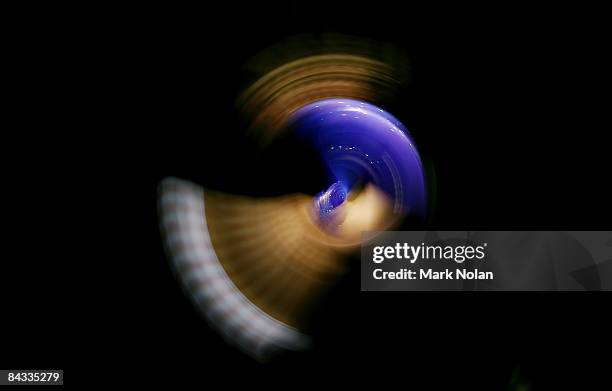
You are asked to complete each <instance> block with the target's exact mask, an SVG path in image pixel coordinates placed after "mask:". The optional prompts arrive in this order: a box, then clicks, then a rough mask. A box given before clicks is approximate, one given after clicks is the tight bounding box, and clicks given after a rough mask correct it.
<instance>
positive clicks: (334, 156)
mask: <svg viewBox="0 0 612 391" xmlns="http://www.w3.org/2000/svg"><path fill="white" fill-rule="evenodd" d="M289 127H290V128H291V129H293V130H294V131H295V132H297V134H298V135H299V136H300V137H302V138H303V139H304V140H305V141H306V142H308V143H309V144H310V145H312V146H313V147H314V148H315V149H316V150H317V151H318V152H319V154H320V156H321V158H322V159H323V162H324V164H325V166H326V167H327V169H328V171H329V182H330V183H331V184H332V188H333V186H334V185H335V184H336V183H340V184H341V187H342V188H343V189H344V191H345V192H348V191H350V190H351V189H352V188H353V187H354V186H357V185H363V184H365V183H372V184H374V185H376V186H377V187H378V188H379V189H381V190H382V191H383V192H385V193H386V194H387V195H388V196H389V197H390V198H391V199H392V200H393V201H394V204H393V205H394V212H395V213H397V214H411V215H414V216H418V217H422V218H423V217H424V216H425V213H426V187H425V186H426V185H425V177H424V173H423V166H422V164H421V159H420V157H419V153H418V151H417V149H416V147H415V146H414V143H413V141H412V139H411V138H410V135H409V134H408V131H407V130H406V128H405V127H404V125H402V123H400V122H399V121H398V120H397V119H396V118H395V117H393V116H392V115H391V114H389V113H387V112H386V111H384V110H382V109H380V108H379V107H376V106H374V105H371V104H369V103H365V102H361V101H358V100H353V99H343V98H334V99H324V100H320V101H316V102H313V103H310V104H308V105H305V106H303V107H301V108H300V109H298V110H297V111H296V112H295V113H293V114H292V116H291V118H290V119H289ZM326 192H329V189H328V190H327V191H326ZM326 192H323V193H321V194H320V195H319V197H321V195H322V194H323V195H324V194H326ZM342 202H344V199H342ZM342 202H340V203H339V204H341V203H342ZM339 204H338V205H339ZM336 206H337V205H334V206H333V207H336ZM321 213H329V211H327V210H326V211H323V210H321Z"/></svg>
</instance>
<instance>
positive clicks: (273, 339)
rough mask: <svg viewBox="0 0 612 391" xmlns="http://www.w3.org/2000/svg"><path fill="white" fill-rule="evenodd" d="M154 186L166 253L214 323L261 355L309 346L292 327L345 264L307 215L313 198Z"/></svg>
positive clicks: (169, 182)
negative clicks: (259, 196)
mask: <svg viewBox="0 0 612 391" xmlns="http://www.w3.org/2000/svg"><path fill="white" fill-rule="evenodd" d="M159 192H160V196H159V213H160V220H161V228H162V233H163V237H164V243H165V245H166V249H167V252H168V254H169V255H170V258H171V259H172V262H173V265H174V268H175V271H176V272H177V275H178V276H179V277H180V279H181V280H182V283H183V285H184V287H185V288H186V290H187V292H188V293H189V294H190V296H191V297H192V299H193V300H194V302H195V304H196V306H197V307H198V308H199V309H200V310H201V311H202V312H203V314H204V315H205V316H206V318H207V319H208V321H209V322H210V323H211V325H212V326H213V327H214V328H215V329H217V330H218V331H220V332H221V333H222V334H223V335H224V337H225V338H226V339H227V340H228V341H229V342H230V343H232V344H234V345H236V346H238V347H239V348H241V349H242V350H243V351H245V352H246V353H248V354H250V355H252V356H253V357H255V358H257V359H260V360H266V359H267V358H268V357H269V356H270V355H271V354H272V353H274V352H275V351H277V350H278V349H290V350H300V349H303V348H305V347H307V346H308V344H309V341H308V338H307V337H306V336H305V335H303V334H301V333H300V332H299V331H297V330H296V329H295V328H294V326H295V325H297V324H298V323H299V321H300V315H301V312H302V310H303V309H304V306H305V305H307V304H308V302H309V301H311V300H312V299H313V297H316V296H317V295H319V294H320V293H321V291H323V290H324V289H325V287H326V285H327V283H328V281H329V280H330V277H331V276H333V275H337V274H338V273H340V272H342V270H343V263H342V262H340V261H339V259H338V252H337V251H334V250H333V249H332V248H331V247H330V246H328V245H326V243H329V242H330V240H328V239H327V238H326V235H325V234H324V233H323V232H321V231H320V230H319V229H318V228H317V227H316V226H315V225H314V224H313V223H312V221H311V219H310V217H309V211H308V208H309V207H310V206H311V203H312V199H311V198H310V197H307V196H304V195H292V196H286V197H279V198H270V199H253V198H249V197H238V196H230V195H223V194H219V193H214V192H209V191H204V190H203V189H202V188H200V187H198V186H196V185H194V184H192V183H189V182H186V181H182V180H178V179H175V178H168V179H165V180H164V181H163V182H162V183H161V185H160V188H159Z"/></svg>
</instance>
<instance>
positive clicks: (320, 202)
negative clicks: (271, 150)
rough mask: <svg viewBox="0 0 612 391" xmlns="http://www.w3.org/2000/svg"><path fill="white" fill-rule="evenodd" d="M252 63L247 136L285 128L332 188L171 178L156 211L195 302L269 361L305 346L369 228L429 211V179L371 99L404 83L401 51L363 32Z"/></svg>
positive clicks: (275, 52) (397, 126)
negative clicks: (311, 320)
mask: <svg viewBox="0 0 612 391" xmlns="http://www.w3.org/2000/svg"><path fill="white" fill-rule="evenodd" d="M247 69H248V70H250V71H252V72H253V74H254V76H255V79H254V80H253V83H252V84H251V85H250V87H248V88H247V89H246V90H245V91H244V93H243V94H242V95H241V96H240V97H239V99H238V106H239V107H238V108H239V111H240V113H241V114H242V115H243V117H244V119H245V120H246V128H247V129H248V131H249V133H248V134H250V135H251V136H252V137H253V136H254V138H255V140H256V141H257V144H259V146H260V147H261V146H267V145H270V144H272V143H273V141H274V139H275V137H276V136H279V135H280V134H281V133H284V134H286V135H291V136H292V137H295V139H296V140H297V139H299V141H300V143H302V144H303V145H309V146H310V147H311V148H312V152H313V153H316V154H317V158H318V159H320V160H321V162H322V163H323V166H325V167H326V169H327V171H328V178H327V184H326V187H325V188H324V189H320V193H319V194H318V195H316V196H314V197H313V196H311V195H305V194H290V195H284V196H280V197H274V198H250V197H243V196H237V195H228V194H221V193H216V192H213V191H210V190H204V189H202V188H200V187H198V186H196V185H195V184H192V183H189V182H185V181H181V180H178V179H174V178H169V179H166V180H164V181H163V182H162V183H161V185H160V189H159V213H160V222H161V230H162V235H163V240H164V243H165V245H166V248H167V252H168V254H169V256H170V258H171V260H172V264H173V266H174V269H175V271H176V274H177V276H178V278H179V279H180V280H181V281H182V283H183V285H184V287H185V288H186V290H187V292H188V294H189V295H190V296H191V298H192V299H193V301H194V302H195V304H196V306H197V307H198V308H199V309H200V310H201V311H202V312H203V314H204V315H205V317H206V318H207V319H208V320H209V322H210V324H211V325H212V327H213V328H215V329H216V330H217V331H219V332H220V333H221V334H222V335H223V336H224V337H225V338H226V339H227V340H228V341H229V342H230V343H231V344H233V345H235V346H238V347H239V348H241V349H242V350H243V351H244V352H246V353H247V354H249V355H251V356H253V357H255V358H256V359H259V360H266V359H267V358H269V357H270V356H271V355H272V354H273V353H275V352H278V351H282V350H301V349H304V348H306V347H307V346H308V344H309V342H308V337H306V336H305V335H303V334H302V333H301V332H299V331H298V327H301V326H303V325H304V321H305V319H306V318H307V315H308V309H309V308H310V307H311V306H312V305H313V303H314V302H315V301H316V299H317V298H318V297H320V296H321V295H322V294H323V293H324V292H325V291H326V289H327V288H328V287H329V285H330V284H331V283H333V282H334V281H335V279H336V277H337V276H338V275H340V274H341V273H342V272H343V270H344V268H345V259H346V258H347V257H346V253H347V252H349V251H353V250H354V249H355V247H356V246H358V245H359V243H360V241H361V232H362V231H380V230H385V229H388V228H389V227H390V226H391V225H393V224H395V223H396V222H398V221H399V220H400V219H401V218H402V217H403V216H405V215H406V214H412V215H414V216H417V217H422V215H423V214H424V212H425V179H424V176H423V170H422V166H421V162H420V157H419V154H418V151H417V149H416V146H415V145H414V143H413V141H412V139H411V137H410V135H409V134H408V132H407V130H406V129H405V128H404V127H403V125H402V124H401V123H400V122H399V121H398V120H397V119H396V118H395V117H393V116H392V115H391V114H389V113H387V112H386V111H385V110H383V109H381V108H380V107H378V106H375V105H372V104H370V102H378V101H380V100H381V99H384V98H385V97H386V98H389V97H391V96H393V92H394V90H395V88H397V86H398V85H399V84H400V83H402V82H403V81H404V80H405V79H406V77H407V71H406V70H407V69H408V67H407V61H406V60H405V58H404V57H403V56H402V55H401V54H400V53H399V52H397V51H395V50H394V49H392V48H390V47H387V46H385V45H380V44H378V43H374V42H371V41H367V40H362V39H356V38H349V37H342V36H322V37H300V38H297V39H293V40H290V41H288V42H285V43H283V44H281V45H280V46H277V47H271V48H269V49H268V50H266V51H264V52H262V53H261V54H260V55H258V56H256V57H255V58H254V59H253V60H252V61H251V62H250V63H249V64H247ZM351 98H353V99H351ZM284 163H285V162H283V161H279V162H278V164H284Z"/></svg>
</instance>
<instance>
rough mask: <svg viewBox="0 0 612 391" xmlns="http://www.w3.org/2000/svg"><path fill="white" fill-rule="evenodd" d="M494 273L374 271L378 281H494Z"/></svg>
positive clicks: (461, 270) (474, 271) (428, 270)
mask: <svg viewBox="0 0 612 391" xmlns="http://www.w3.org/2000/svg"><path fill="white" fill-rule="evenodd" d="M493 277H494V276H493V272H483V271H479V270H478V269H474V270H469V269H456V270H449V269H446V270H444V271H434V270H432V269H419V271H418V272H417V271H415V270H409V269H401V270H399V271H396V272H385V271H383V270H382V269H375V270H374V279H376V280H492V279H493Z"/></svg>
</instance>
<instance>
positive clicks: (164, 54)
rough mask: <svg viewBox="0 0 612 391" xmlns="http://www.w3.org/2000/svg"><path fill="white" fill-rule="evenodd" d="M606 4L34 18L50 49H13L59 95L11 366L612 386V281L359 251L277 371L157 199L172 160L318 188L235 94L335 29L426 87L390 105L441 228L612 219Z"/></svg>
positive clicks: (279, 378)
mask: <svg viewBox="0 0 612 391" xmlns="http://www.w3.org/2000/svg"><path fill="white" fill-rule="evenodd" d="M48 11H54V12H55V13H57V14H58V17H50V15H51V14H50V13H48ZM55 13H54V14H53V15H55ZM24 15H25V16H24ZM597 15H598V13H597V12H596V11H595V10H576V9H572V8H567V9H560V8H551V7H542V8H541V9H539V8H536V7H534V6H533V5H524V6H517V5H508V6H503V5H500V6H498V7H496V8H492V7H490V6H483V5H478V6H477V5H473V6H468V5H461V6H454V7H447V6H441V5H440V6H431V7H422V6H418V7H417V6H404V7H401V6H400V5H399V4H395V3H394V2H380V1H378V2H373V3H353V2H292V3H289V2H287V3H283V4H282V5H281V4H276V5H272V4H270V5H262V4H252V5H242V4H227V5H225V6H215V7H212V6H206V7H204V8H202V9H197V10H194V9H176V8H174V9H168V8H165V7H161V6H160V7H154V6H142V7H133V8H130V9H127V8H113V9H110V8H106V9H87V10H85V9H63V10H57V9H54V10H36V11H34V10H29V11H28V12H27V13H26V14H21V15H20V16H21V17H20V19H19V20H20V21H23V23H22V24H19V23H18V24H19V26H18V27H15V30H14V33H13V34H12V35H11V37H19V38H22V39H23V41H22V42H23V44H20V43H19V42H18V41H14V46H15V47H16V48H17V49H18V53H20V54H23V55H26V54H27V55H30V56H32V60H31V61H29V60H24V59H23V58H24V57H22V56H20V55H17V56H15V60H16V61H18V65H19V64H22V65H23V68H24V69H22V71H25V73H26V77H23V78H20V80H29V81H30V82H31V88H28V91H34V92H32V93H31V94H33V95H34V96H35V97H37V98H38V99H35V100H36V101H37V102H36V103H38V104H40V103H42V106H44V108H41V109H40V110H38V109H37V110H33V113H32V112H31V111H30V112H26V113H24V118H25V120H24V121H25V123H26V125H24V126H23V127H22V128H17V131H16V133H19V134H18V135H17V136H16V138H17V141H18V143H17V144H18V145H20V146H23V145H25V146H26V147H27V148H25V149H24V150H27V152H24V154H22V155H20V156H21V158H20V160H18V161H19V162H20V163H19V164H16V165H15V164H13V166H11V167H14V168H12V169H11V170H10V171H11V173H12V174H13V175H12V176H11V178H12V177H13V176H14V177H15V178H18V179H19V182H18V186H16V187H17V188H18V189H21V192H17V194H18V196H17V198H20V199H21V200H26V202H28V203H29V205H30V207H31V210H33V211H34V212H33V213H32V215H33V216H35V217H36V216H38V218H37V219H36V220H34V221H37V222H39V223H40V224H37V225H36V226H35V228H32V226H31V224H30V223H31V221H26V222H24V221H21V223H20V224H18V225H15V226H13V227H14V228H13V230H14V231H15V232H16V233H17V235H15V236H16V237H17V238H18V240H17V241H15V242H11V243H9V244H8V245H7V248H8V249H12V250H17V251H16V254H17V255H16V256H15V255H10V256H9V255H8V250H7V258H6V259H7V261H6V263H7V266H6V267H5V269H4V270H5V272H4V273H3V274H4V275H3V277H6V278H5V279H4V280H5V282H4V283H3V289H4V290H5V291H6V292H3V296H2V297H3V305H4V307H5V308H10V310H9V311H8V312H5V313H6V314H7V315H6V317H5V318H4V320H3V323H4V325H3V327H5V328H6V330H5V331H4V332H3V335H5V336H6V338H5V339H4V341H3V346H2V349H1V350H0V356H1V358H2V364H3V367H6V368H11V367H13V368H47V367H49V368H63V369H64V370H65V372H66V379H67V380H66V382H67V383H72V384H77V383H79V382H81V381H83V382H86V381H87V382H94V383H95V382H97V381H100V382H102V381H103V380H102V377H103V376H110V377H113V378H115V379H116V380H115V381H117V382H129V383H134V384H143V383H146V384H157V383H167V384H176V383H180V384H182V385H188V384H191V385H194V386H198V387H203V388H214V387H216V386H213V385H212V384H213V382H216V383H217V384H219V385H220V386H221V385H228V386H229V385H235V384H238V383H245V382H246V384H249V385H252V386H253V387H254V386H255V385H256V383H257V382H259V381H262V382H265V383H266V384H269V385H277V386H284V387H295V386H300V385H304V384H312V385H318V386H319V387H325V386H327V385H330V384H331V381H333V383H336V382H337V384H339V385H342V384H352V383H356V384H357V385H365V384H370V385H372V386H376V387H380V388H382V387H383V386H384V385H389V384H390V383H393V384H395V385H396V386H399V387H402V388H410V387H414V388H415V389H436V388H451V387H452V388H462V387H469V388H471V389H488V390H495V389H505V387H507V385H508V384H509V381H510V378H511V375H512V373H513V371H515V370H517V369H518V370H520V371H521V373H522V374H523V376H525V377H526V378H527V379H528V380H529V381H530V382H531V384H532V385H533V386H534V389H559V388H560V387H563V386H568V385H576V386H578V388H579V389H589V388H592V389H604V388H606V387H605V386H604V385H603V383H601V381H605V380H606V379H605V378H604V373H603V368H604V364H605V360H606V359H605V355H606V354H608V355H609V352H610V342H609V338H608V336H609V330H610V321H609V320H608V317H607V316H606V311H607V310H609V298H610V296H609V295H607V294H601V293H581V294H575V293H563V292H560V293H538V292H534V293H512V292H505V293H503V292H500V293H486V294H484V293H402V292H397V293H390V292H387V293H379V294H376V293H367V294H365V293H361V292H360V291H359V270H358V268H357V267H355V268H353V269H352V270H351V271H350V272H349V274H348V275H347V276H345V277H344V278H343V279H342V280H340V281H339V282H338V284H337V286H335V287H334V289H333V290H332V291H331V292H330V294H329V295H328V297H327V299H326V300H325V301H324V302H323V303H322V304H321V306H320V308H319V310H318V311H317V313H315V315H314V318H313V320H312V323H311V325H310V334H311V335H312V336H313V337H314V340H315V346H314V348H313V349H312V350H311V351H308V352H305V353H287V354H283V355H281V356H279V357H277V358H276V359H274V360H273V361H272V362H270V363H267V364H260V363H257V362H255V361H253V360H252V359H250V358H248V357H246V356H244V355H243V354H242V353H240V352H238V351H236V350H234V349H233V348H231V347H230V346H228V345H226V343H225V342H223V340H222V339H221V338H219V337H218V336H217V334H216V333H215V332H214V331H212V330H211V329H210V328H209V326H208V325H207V324H206V322H205V321H204V319H202V318H201V317H200V315H199V314H198V313H197V312H196V311H195V310H194V309H193V307H192V306H191V304H190V303H189V301H188V300H187V298H186V296H185V295H184V294H183V292H182V291H181V289H180V288H179V286H178V284H177V283H176V281H175V279H174V277H173V275H172V274H171V272H170V268H169V264H168V262H167V260H166V258H165V256H164V253H163V251H162V246H161V242H160V238H159V233H158V230H157V215H156V186H157V183H158V182H159V180H161V179H162V178H164V177H165V176H169V175H173V176H178V177H183V178H186V179H190V180H193V181H195V182H198V183H200V184H202V185H204V186H206V187H209V188H214V189H218V190H223V191H227V192H232V193H238V194H255V195H264V194H286V193H289V192H294V191H313V189H314V190H316V189H315V188H314V186H313V185H312V184H313V183H317V181H318V180H319V179H318V178H304V177H303V176H301V175H300V176H298V175H294V174H295V173H296V172H300V173H302V172H307V171H308V165H309V164H311V162H309V161H305V160H303V159H300V158H299V157H295V158H294V159H290V158H289V159H288V160H287V161H285V162H283V164H282V165H280V164H279V165H269V164H267V163H262V162H261V161H260V160H258V159H257V157H256V154H255V152H254V148H253V145H252V144H251V142H250V141H249V140H248V139H246V138H244V137H242V136H241V135H242V134H243V132H244V124H243V123H242V122H241V121H240V120H239V118H238V116H237V113H236V104H235V99H236V96H237V94H238V93H239V92H240V91H241V90H242V89H243V88H244V87H245V86H246V85H247V83H248V81H249V80H250V79H249V75H248V74H245V72H244V71H243V64H244V63H245V62H246V61H247V60H248V59H249V58H250V57H251V56H252V55H254V54H256V53H257V52H259V51H260V50H262V49H264V48H265V47H267V46H268V45H270V44H273V43H275V42H277V41H279V40H282V39H284V38H286V37H290V36H293V35H296V34H315V35H316V34H321V33H325V32H337V33H344V34H352V35H356V36H362V37H367V38H371V39H375V40H378V41H380V42H387V43H392V44H393V45H395V46H397V47H399V48H401V49H402V50H404V51H405V52H406V53H407V54H408V56H409V58H410V61H411V74H412V78H411V81H410V82H409V83H407V84H406V85H405V86H404V87H403V88H402V90H401V91H400V92H399V95H398V98H397V99H396V100H395V101H393V102H391V103H390V104H389V107H387V108H388V109H389V111H390V112H392V113H393V114H394V115H396V116H397V117H398V118H399V119H400V120H401V121H402V122H403V123H404V124H405V125H406V126H407V128H408V129H410V131H411V133H412V135H413V137H414V139H415V141H416V143H417V145H418V147H419V149H420V150H421V152H422V154H423V156H424V159H425V160H426V161H428V162H430V163H431V165H432V166H433V168H434V170H435V187H436V198H435V208H434V210H433V213H432V215H431V217H430V220H429V221H428V222H427V224H425V226H426V227H427V228H431V229H448V230H462V229H465V230H479V229H502V230H508V229H510V230H512V229H516V230H522V229H525V230H533V229H540V230H566V229H567V230H577V229H585V230H591V229H609V228H610V221H611V217H612V207H611V205H610V200H611V199H612V191H611V190H610V189H609V186H608V184H607V182H609V178H607V177H608V176H609V173H608V171H609V169H610V159H609V155H608V149H609V144H608V143H607V141H606V140H607V137H606V133H607V132H608V131H609V126H608V127H606V126H604V124H603V123H602V122H601V118H600V117H599V115H600V112H601V110H602V109H603V101H601V100H600V98H599V96H598V92H599V91H600V90H601V89H602V88H603V87H602V80H601V79H600V73H598V70H600V68H601V67H602V66H603V64H602V59H603V57H604V56H603V46H602V42H601V40H602V37H603V35H604V34H603V33H604V31H603V24H602V23H601V21H600V20H599V19H598V17H597ZM28 86H29V87H30V85H29V84H28ZM36 91H40V92H38V93H36ZM33 107H38V106H33ZM41 113H42V114H41ZM33 128H36V129H40V130H38V132H37V133H35V134H34V135H33V134H31V133H30V130H32V129H33ZM24 129H25V130H24ZM45 130H47V131H45ZM262 167H265V168H266V169H265V170H264V169H263V168H262ZM287 174H290V175H287ZM280 177H283V178H286V177H289V178H293V179H290V180H283V181H279V180H277V179H276V178H280ZM26 185H27V186H26ZM32 187H33V190H30V189H31V188H32ZM23 193H27V194H25V195H22V194H23ZM60 205H61V206H60ZM64 205H65V206H64ZM68 210H70V211H72V210H76V212H77V213H76V216H75V217H76V219H74V218H73V217H72V215H70V217H68V212H67V211H68ZM39 212H40V213H41V214H38V213H39ZM47 212H52V213H51V214H52V216H50V217H46V214H45V215H44V216H45V217H40V216H43V214H42V213H47ZM33 242H34V243H33ZM9 314H10V315H9ZM599 354H603V355H604V357H598V356H599ZM111 382H113V380H111ZM606 384H607V386H608V387H609V381H608V383H606Z"/></svg>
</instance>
